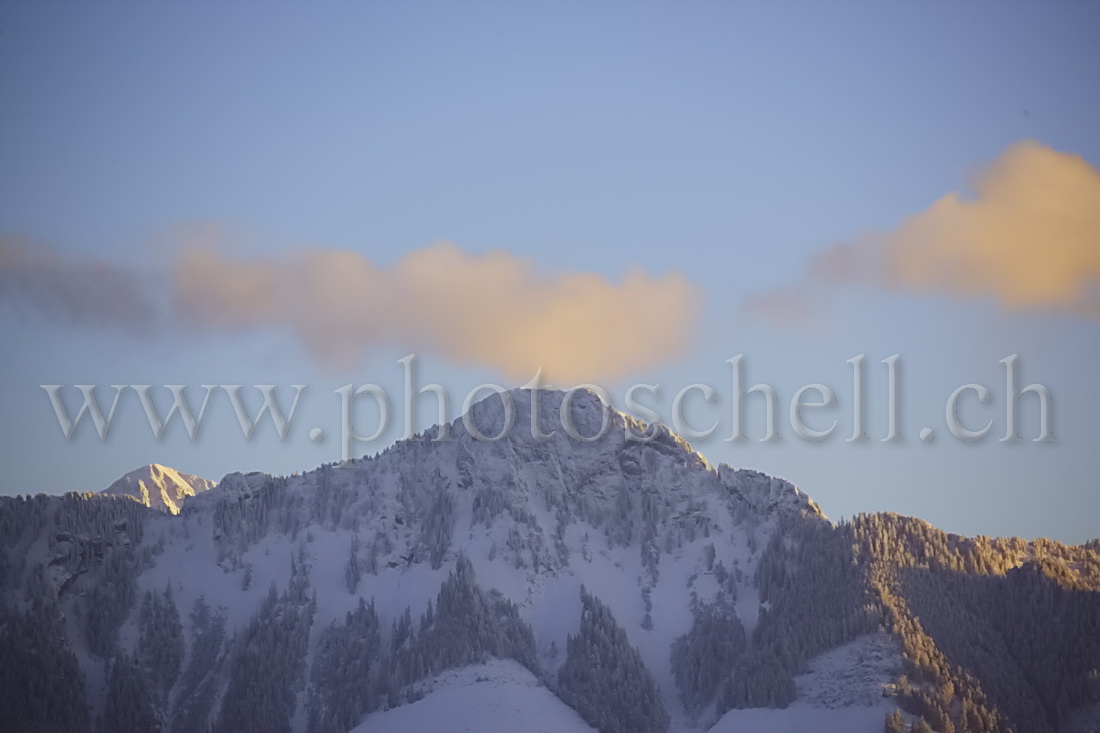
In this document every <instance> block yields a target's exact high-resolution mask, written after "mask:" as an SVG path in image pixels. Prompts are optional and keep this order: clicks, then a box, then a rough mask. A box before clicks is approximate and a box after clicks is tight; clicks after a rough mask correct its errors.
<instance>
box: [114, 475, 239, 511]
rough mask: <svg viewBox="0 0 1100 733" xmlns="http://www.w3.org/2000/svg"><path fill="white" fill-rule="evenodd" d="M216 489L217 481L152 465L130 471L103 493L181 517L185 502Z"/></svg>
mask: <svg viewBox="0 0 1100 733" xmlns="http://www.w3.org/2000/svg"><path fill="white" fill-rule="evenodd" d="M215 486H217V482H215V481H211V480H209V479H205V478H200V477H198V476H192V475H191V474H189V473H180V472H179V471H177V470H176V469H174V468H169V467H168V466H162V465H160V464H158V463H150V464H149V465H148V466H142V467H141V468H138V469H135V470H133V471H130V473H128V474H126V475H125V476H123V477H122V478H120V479H119V480H118V481H115V482H114V483H113V484H111V485H110V486H108V487H107V488H106V489H104V490H103V491H101V492H99V493H101V494H108V495H112V496H130V497H133V498H134V499H136V500H137V501H139V502H140V503H142V504H144V505H145V506H147V507H149V508H150V509H156V510H157V511H161V512H166V513H168V514H179V513H180V507H181V506H182V505H183V502H184V500H186V499H188V498H189V497H192V496H194V495H196V494H201V493H202V492H204V491H209V490H210V489H212V488H214V487H215Z"/></svg>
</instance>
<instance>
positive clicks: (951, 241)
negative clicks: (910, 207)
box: [748, 141, 1100, 322]
mask: <svg viewBox="0 0 1100 733" xmlns="http://www.w3.org/2000/svg"><path fill="white" fill-rule="evenodd" d="M972 188H973V191H974V194H975V195H974V197H973V198H967V197H965V196H963V195H962V194H960V193H954V192H953V193H949V194H947V195H946V196H944V197H943V198H941V199H939V200H938V201H936V202H935V203H933V204H932V205H931V206H930V207H929V208H928V209H926V210H925V211H923V212H921V213H919V214H916V215H914V216H912V217H910V218H909V219H907V220H906V221H904V222H903V223H902V224H901V226H900V227H898V228H897V229H896V230H894V231H892V232H873V233H870V234H867V235H864V236H862V237H859V238H857V239H856V240H854V241H852V242H849V243H844V244H840V245H836V246H834V247H832V248H830V249H828V250H826V251H824V252H823V253H821V254H820V255H818V256H817V257H815V258H814V259H813V260H812V261H811V263H810V264H809V266H808V268H807V271H806V273H805V275H804V277H803V280H802V281H801V282H800V283H798V284H797V285H794V286H785V287H783V288H780V289H777V290H775V291H773V292H771V293H768V294H766V295H764V296H762V297H758V298H754V299H752V300H750V301H749V302H748V307H749V309H750V310H751V311H753V312H755V313H758V314H763V315H765V316H767V317H769V318H770V319H771V320H773V321H776V322H783V321H790V320H792V318H794V319H795V320H797V319H798V314H809V313H814V312H819V310H820V304H821V302H822V301H823V300H825V299H827V297H828V295H829V294H830V293H831V292H832V291H833V290H835V289H837V288H839V287H842V286H847V285H853V284H855V285H867V286H872V287H876V288H880V289H884V290H888V291H897V292H909V293H917V294H929V295H946V296H950V297H954V298H960V299H968V298H991V299H993V300H995V301H996V302H997V303H998V304H999V305H1000V306H1001V307H1002V308H1003V309H1005V310H1007V311H1021V310H1036V311H1048V312H1060V313H1069V314H1076V315H1081V316H1085V317H1090V318H1096V317H1097V316H1100V171H1097V169H1096V168H1094V167H1093V166H1091V165H1090V164H1089V163H1088V162H1086V161H1085V160H1084V159H1083V158H1081V157H1079V156H1076V155H1070V154H1067V153H1061V152H1058V151H1055V150H1052V149H1051V148H1049V147H1047V146H1045V145H1041V144H1039V143H1037V142H1034V141H1024V142H1019V143H1016V144H1014V145H1012V146H1011V147H1009V148H1008V149H1007V150H1005V152H1004V153H1002V154H1001V155H1000V157H998V158H997V159H996V160H995V161H994V162H993V163H992V165H990V166H988V167H987V168H985V169H984V170H982V171H981V172H980V173H979V175H978V176H977V177H976V178H975V180H974V182H973V186H972Z"/></svg>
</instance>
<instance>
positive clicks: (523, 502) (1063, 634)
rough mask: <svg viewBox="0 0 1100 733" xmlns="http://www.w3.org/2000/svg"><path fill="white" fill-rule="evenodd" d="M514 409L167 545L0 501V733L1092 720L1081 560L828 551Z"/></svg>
mask: <svg viewBox="0 0 1100 733" xmlns="http://www.w3.org/2000/svg"><path fill="white" fill-rule="evenodd" d="M511 396H512V399H513V400H514V402H515V405H516V408H517V409H516V416H515V428H514V429H513V430H512V431H510V432H509V433H508V434H507V436H506V437H504V438H503V439H501V440H499V441H495V442H486V441H482V440H478V439H476V438H475V437H474V435H472V434H471V433H470V432H469V431H468V430H467V429H466V427H465V425H464V423H463V422H462V421H461V420H460V421H456V422H454V423H453V424H451V425H449V426H448V430H446V431H442V430H441V429H440V428H438V427H437V428H433V429H431V430H429V431H427V432H426V433H424V434H422V435H420V436H417V437H416V438H414V439H412V440H408V441H402V442H400V443H398V444H396V445H394V446H392V447H391V448H389V449H387V450H386V451H384V452H382V453H381V454H379V455H377V456H375V457H371V458H366V459H362V460H357V461H352V462H350V463H348V464H346V465H335V464H333V465H325V466H321V467H320V468H318V469H316V470H314V471H311V472H309V473H306V474H302V475H295V476H289V477H274V476H269V475H266V474H261V473H252V474H230V475H228V476H226V477H225V478H224V479H223V480H222V481H221V482H220V483H219V485H218V486H217V487H216V488H213V489H211V490H207V491H202V492H199V493H196V494H195V495H194V496H192V497H189V498H188V499H187V500H186V502H184V503H183V505H182V507H181V510H180V512H179V514H178V515H175V514H173V513H166V512H162V511H149V510H148V509H147V508H145V507H143V506H141V505H139V504H138V503H136V502H133V501H129V500H119V499H118V498H117V497H114V496H111V495H99V496H92V497H90V498H89V497H85V496H79V495H69V496H65V497H46V496H39V497H33V498H18V499H6V500H0V548H2V550H3V551H2V552H0V659H4V660H5V662H4V665H3V669H2V670H0V720H2V721H8V724H9V725H15V726H16V728H14V729H20V730H23V729H26V730H31V729H35V730H66V731H80V730H90V729H96V730H105V731H106V730H109V731H127V730H134V731H149V730H166V731H207V730H214V731H230V730H232V731H234V732H236V731H238V730H254V731H283V730H288V731H323V732H330V731H336V732H339V733H344V732H345V731H348V730H351V729H353V728H354V729H356V731H357V733H362V732H363V731H374V730H378V731H385V730H409V729H417V730H441V731H442V730H462V729H465V728H464V727H463V726H466V727H470V726H474V727H479V728H480V729H482V730H503V729H514V728H515V727H516V726H517V725H519V723H517V721H526V722H524V723H523V725H524V728H525V729H527V728H530V729H531V730H548V731H549V730H590V729H592V728H596V729H599V730H601V731H666V730H669V731H701V730H707V729H713V730H715V731H731V730H742V729H751V730H757V731H774V732H778V731H784V730H806V729H814V730H843V731H849V732H856V733H858V731H861V730H867V731H872V730H874V731H878V730H882V727H883V721H884V720H885V719H886V717H887V715H888V714H891V715H893V713H894V712H895V711H896V710H898V709H899V708H900V709H901V710H902V711H903V712H899V713H898V715H899V716H900V717H899V718H897V721H895V722H902V723H904V724H906V725H908V724H911V723H912V724H915V725H922V724H923V721H927V722H928V723H929V724H932V725H935V726H938V727H937V728H936V729H937V730H947V729H948V726H949V725H951V726H954V728H953V729H955V730H1010V729H1014V730H1036V731H1043V730H1054V729H1055V726H1056V725H1059V724H1060V721H1062V720H1063V719H1069V718H1070V717H1071V716H1070V713H1071V712H1073V710H1075V709H1083V706H1086V705H1088V704H1089V703H1090V702H1095V701H1094V700H1092V698H1091V697H1090V696H1093V695H1096V696H1097V699H1100V675H1097V674H1095V670H1096V669H1098V668H1100V634H1096V633H1095V629H1100V603H1097V594H1096V593H1095V589H1096V588H1097V587H1100V580H1098V579H1100V553H1098V552H1097V548H1096V547H1095V546H1090V547H1078V548H1072V547H1065V546H1063V545H1059V544H1057V543H1052V542H1048V541H1037V542H1032V543H1028V542H1025V541H1023V540H1015V539H1012V540H992V541H991V540H988V539H985V538H977V539H974V540H971V539H967V538H961V537H958V536H955V535H947V534H945V533H942V532H939V531H938V530H936V529H935V528H933V527H931V526H929V525H927V524H925V523H923V522H920V520H913V519H909V518H905V517H897V516H894V515H871V516H867V517H860V518H857V519H856V520H854V521H853V522H850V523H843V524H839V525H835V524H832V523H830V522H829V521H828V520H827V519H826V518H825V517H824V515H823V514H822V513H821V511H820V510H819V509H818V507H817V505H816V504H814V503H813V501H811V500H810V499H809V498H808V497H807V496H806V495H805V494H803V493H802V492H801V491H799V490H798V489H796V488H795V487H794V486H792V485H791V484H789V483H787V482H785V481H782V480H780V479H774V478H770V477H768V476H764V475H762V474H760V473H757V472H754V471H747V470H736V469H734V468H731V467H729V466H724V465H722V466H713V465H710V464H709V463H708V462H707V461H706V460H705V459H704V458H703V457H702V456H701V455H699V454H698V453H695V452H694V451H692V450H691V448H690V446H688V444H687V443H685V442H684V441H683V440H681V439H680V438H679V437H678V436H676V435H675V434H673V433H671V432H670V431H669V430H668V429H667V428H665V427H663V426H660V425H655V426H648V427H647V426H645V425H643V424H641V423H638V422H637V421H635V420H633V419H632V418H630V417H628V416H625V415H622V414H620V413H617V412H614V411H610V412H609V413H608V414H607V415H605V413H604V408H603V406H602V404H601V403H600V402H599V400H598V398H597V397H596V396H595V395H594V394H592V393H578V394H577V395H576V396H575V398H574V399H573V401H572V405H571V413H570V415H571V417H572V421H573V424H574V425H575V426H576V428H577V431H578V432H579V433H580V434H581V435H585V436H593V435H596V434H597V433H599V432H600V426H601V424H602V422H603V420H604V418H605V417H606V419H607V420H608V423H609V428H608V430H607V431H606V433H605V434H604V435H603V436H602V437H600V438H598V439H596V440H592V441H581V440H577V439H575V438H573V437H570V436H568V435H566V434H565V431H563V430H562V429H561V421H560V417H561V416H560V411H561V410H562V409H563V408H562V405H563V394H562V393H560V392H552V391H542V392H538V393H535V396H536V397H537V402H532V400H533V399H535V398H534V397H532V393H531V392H529V391H516V392H513V393H511ZM533 408H538V411H539V413H540V415H539V427H540V428H541V432H542V433H543V434H549V433H551V432H553V433H554V434H553V435H552V436H551V437H548V438H547V439H545V440H540V439H536V438H535V437H533V435H532V431H531V430H530V427H529V426H530V424H531V419H532V417H531V416H532V409H533ZM506 416H507V413H506V411H505V410H504V409H503V403H502V402H501V399H500V398H499V397H498V396H494V397H490V398H488V399H486V400H484V401H482V402H480V403H478V404H477V405H475V406H474V408H473V410H472V414H471V417H472V419H473V421H474V422H475V423H476V425H477V427H479V428H480V431H481V433H482V434H487V435H495V434H497V433H498V432H499V431H500V428H501V427H502V426H503V425H504V422H505V419H506ZM646 430H648V431H650V432H648V433H646V434H647V435H649V436H651V437H652V439H651V440H648V441H637V440H630V439H628V438H627V431H633V433H634V434H635V435H640V434H643V432H645V431H646ZM443 438H447V439H443ZM142 481H144V479H142ZM123 493H127V494H128V495H132V494H130V492H123ZM151 493H152V492H150V494H151ZM1025 598H1026V599H1029V600H1027V602H1026V603H1025V602H1024V600H1023V599H1025ZM1022 618H1023V619H1028V620H1027V623H1028V624H1030V627H1029V628H1030V633H1031V635H1028V634H1025V633H1022V632H1020V631H1019V629H1018V628H1017V626H1018V625H1019V624H1021V623H1023V622H1022V621H1020V619H1022ZM959 619H963V622H962V623H960V622H959ZM1088 629H1092V631H1091V632H1090V631H1088ZM968 634H969V636H968ZM987 634H995V636H994V637H991V638H994V639H995V640H996V641H995V642H987V641H985V640H984V639H985V637H986V635H987ZM1090 634H1092V635H1091V636H1090ZM1035 639H1039V640H1041V644H1042V646H1041V647H1040V648H1042V649H1044V650H1046V651H1044V654H1048V655H1053V656H1049V657H1048V656H1043V655H1039V656H1035V655H1034V654H1033V655H1032V656H1031V657H1029V656H1028V653H1027V652H1026V649H1029V648H1030V645H1032V644H1033V643H1035V642H1034V640H1035ZM1082 639H1083V640H1082ZM975 640H977V643H976V642H975ZM990 643H992V644H993V646H990V645H989V644H990ZM974 649H982V650H984V651H982V652H981V653H977V652H975V651H973V650H974ZM1029 659H1036V660H1038V661H1035V662H1034V663H1032V662H1030V661H1027V660H1029ZM9 660H10V661H9ZM1021 660H1023V661H1021ZM1033 664H1034V665H1037V666H1033ZM15 670H18V673H15ZM1043 675H1046V676H1045V677H1044V676H1043ZM1051 675H1053V676H1051ZM1037 680H1054V681H1053V682H1040V681H1037ZM1094 687H1095V688H1096V689H1093V688H1094ZM1062 688H1064V689H1065V690H1066V692H1065V694H1064V695H1062V697H1061V698H1059V694H1060V692H1061V689H1062ZM47 690H48V692H47ZM1048 699H1052V703H1051V705H1052V707H1050V708H1049V709H1048V707H1047V700H1048ZM1059 706H1061V707H1059ZM1052 710H1053V711H1055V712H1054V713H1052V712H1051V711H1052ZM1054 716H1057V717H1054ZM1078 717H1081V716H1078ZM532 721H533V722H532ZM807 721H813V724H812V725H809V724H808V723H807ZM3 726H4V723H0V728H2V727H3ZM410 726H411V728H410ZM808 726H809V727H808ZM917 729H918V728H914V730H917Z"/></svg>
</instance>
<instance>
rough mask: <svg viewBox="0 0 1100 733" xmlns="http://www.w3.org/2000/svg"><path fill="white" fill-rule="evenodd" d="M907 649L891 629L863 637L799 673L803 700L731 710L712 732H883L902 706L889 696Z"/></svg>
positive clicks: (828, 654)
mask: <svg viewBox="0 0 1100 733" xmlns="http://www.w3.org/2000/svg"><path fill="white" fill-rule="evenodd" d="M901 665H902V657H901V649H900V647H899V644H898V643H897V640H896V639H894V638H893V637H891V636H890V635H888V634H870V635H866V636H862V637H860V638H858V639H856V640H855V641H852V642H849V643H848V644H845V645H843V646H840V647H838V648H836V649H833V650H830V651H828V652H826V653H824V654H821V655H819V656H817V657H814V658H813V659H811V660H810V661H809V662H808V664H807V667H808V668H807V671H806V673H805V674H803V675H800V676H798V677H796V678H795V684H796V685H797V686H798V699H797V700H796V701H795V702H794V703H793V704H791V705H790V706H788V707H787V708H784V709H782V710H773V709H770V708H755V709H749V710H730V711H729V712H728V713H726V714H725V715H724V716H722V718H721V719H720V720H719V721H718V722H717V723H716V724H715V725H714V726H713V727H712V728H710V731H711V732H712V733H738V732H740V731H753V733H805V732H806V731H816V732H818V733H879V732H880V731H881V730H882V729H883V720H884V719H885V717H886V714H887V713H889V712H891V711H893V710H894V709H895V708H896V705H895V704H894V701H893V699H892V698H888V697H885V696H884V692H888V691H889V690H890V688H891V687H892V685H893V681H894V679H896V677H897V675H898V674H899V673H900V671H901Z"/></svg>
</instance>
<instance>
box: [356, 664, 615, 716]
mask: <svg viewBox="0 0 1100 733" xmlns="http://www.w3.org/2000/svg"><path fill="white" fill-rule="evenodd" d="M422 687H423V691H424V693H425V696H424V698H423V699H421V700H418V701H416V702H414V703H409V704H407V705H402V706H401V707H398V708H393V709H392V710H386V711H384V712H380V713H372V714H371V715H368V716H367V717H366V718H365V719H364V721H363V723H362V725H360V726H358V727H357V728H355V729H353V730H354V733H408V732H409V731H416V733H459V732H460V731H474V732H476V733H481V732H482V731H525V733H591V732H592V731H593V730H594V729H593V728H592V727H590V726H589V725H588V724H587V723H585V722H584V721H583V720H582V719H581V717H580V716H579V715H577V712H576V711H575V710H573V709H572V708H570V707H568V706H567V705H566V704H565V703H563V702H562V701H561V700H559V699H558V698H557V697H555V696H554V693H552V692H550V690H548V689H546V687H544V686H543V685H542V684H541V683H539V681H538V680H537V679H535V677H534V675H532V674H531V673H530V672H528V671H527V670H526V669H524V668H523V667H522V666H520V665H519V664H517V663H516V662H513V661H510V660H500V659H498V660H493V661H491V662H489V663H487V664H482V665H477V666H472V667H465V668H463V669H458V670H452V671H449V672H444V673H443V674H441V675H439V676H438V677H435V678H433V679H432V680H430V681H428V682H426V683H424V684H423V685H422Z"/></svg>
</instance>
